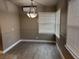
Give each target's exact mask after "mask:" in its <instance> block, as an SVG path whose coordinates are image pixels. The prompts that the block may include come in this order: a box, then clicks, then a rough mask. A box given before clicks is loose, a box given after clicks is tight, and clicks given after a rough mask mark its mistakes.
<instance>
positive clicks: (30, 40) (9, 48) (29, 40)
mask: <svg viewBox="0 0 79 59" xmlns="http://www.w3.org/2000/svg"><path fill="white" fill-rule="evenodd" d="M20 42H45V43H55V41H47V40H32V39H21V40H19V41H17V42H16V43H14V44H13V45H11V46H10V47H8V48H7V49H5V50H4V51H3V52H2V51H1V53H3V54H5V53H7V52H8V51H9V50H11V49H12V48H13V47H15V46H16V45H17V44H19V43H20Z"/></svg>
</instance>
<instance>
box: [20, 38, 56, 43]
mask: <svg viewBox="0 0 79 59" xmlns="http://www.w3.org/2000/svg"><path fill="white" fill-rule="evenodd" d="M21 42H42V43H56V42H55V41H48V40H32V39H21Z"/></svg>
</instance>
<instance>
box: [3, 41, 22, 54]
mask: <svg viewBox="0 0 79 59" xmlns="http://www.w3.org/2000/svg"><path fill="white" fill-rule="evenodd" d="M20 42H21V40H19V41H17V42H16V43H14V44H13V45H11V46H10V47H8V48H7V49H5V50H4V51H3V54H5V53H6V52H8V51H9V50H11V49H12V48H13V47H14V46H16V45H17V44H19V43H20Z"/></svg>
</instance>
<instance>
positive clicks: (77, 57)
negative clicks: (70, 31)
mask: <svg viewBox="0 0 79 59" xmlns="http://www.w3.org/2000/svg"><path fill="white" fill-rule="evenodd" d="M65 47H66V49H67V50H68V51H69V52H70V53H71V55H72V56H73V57H74V59H79V56H78V55H77V54H76V53H75V52H74V51H73V50H72V48H71V47H69V46H68V45H65Z"/></svg>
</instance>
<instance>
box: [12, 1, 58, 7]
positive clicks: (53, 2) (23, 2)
mask: <svg viewBox="0 0 79 59" xmlns="http://www.w3.org/2000/svg"><path fill="white" fill-rule="evenodd" d="M12 1H13V2H15V3H16V4H19V5H30V0H12ZM57 1H58V0H34V4H35V5H37V4H41V5H45V6H52V5H56V3H57Z"/></svg>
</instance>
